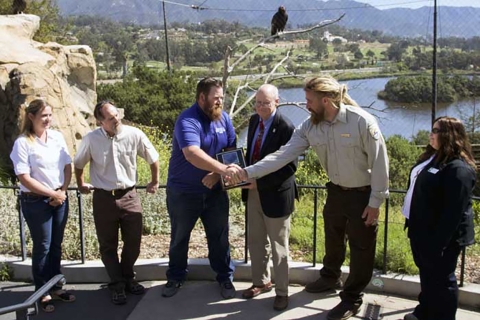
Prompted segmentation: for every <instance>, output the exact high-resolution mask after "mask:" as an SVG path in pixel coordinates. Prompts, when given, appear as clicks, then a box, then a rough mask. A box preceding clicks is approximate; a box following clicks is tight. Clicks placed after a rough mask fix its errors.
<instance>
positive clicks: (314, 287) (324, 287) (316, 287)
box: [305, 277, 343, 293]
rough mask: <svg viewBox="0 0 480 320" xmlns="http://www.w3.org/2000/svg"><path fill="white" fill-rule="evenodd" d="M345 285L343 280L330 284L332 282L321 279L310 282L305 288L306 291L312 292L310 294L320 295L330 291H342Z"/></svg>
mask: <svg viewBox="0 0 480 320" xmlns="http://www.w3.org/2000/svg"><path fill="white" fill-rule="evenodd" d="M342 286H343V283H342V280H340V279H337V281H335V282H330V281H328V282H327V281H325V279H324V278H322V277H320V278H318V279H317V280H316V281H314V282H310V283H309V284H307V285H306V286H305V291H307V292H310V293H320V292H325V291H330V290H335V289H340V288H342Z"/></svg>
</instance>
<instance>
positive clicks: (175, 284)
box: [162, 280, 183, 298]
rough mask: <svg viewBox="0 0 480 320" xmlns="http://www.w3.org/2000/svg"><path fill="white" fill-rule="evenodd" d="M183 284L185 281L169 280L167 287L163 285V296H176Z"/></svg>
mask: <svg viewBox="0 0 480 320" xmlns="http://www.w3.org/2000/svg"><path fill="white" fill-rule="evenodd" d="M182 286H183V281H175V280H168V281H167V284H166V285H165V287H163V291H162V296H163V297H166V298H170V297H172V296H174V295H175V294H176V293H177V292H178V289H180V288H181V287H182Z"/></svg>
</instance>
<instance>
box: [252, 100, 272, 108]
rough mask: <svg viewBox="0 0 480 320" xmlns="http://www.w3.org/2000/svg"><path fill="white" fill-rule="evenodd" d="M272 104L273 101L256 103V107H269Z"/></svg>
mask: <svg viewBox="0 0 480 320" xmlns="http://www.w3.org/2000/svg"><path fill="white" fill-rule="evenodd" d="M271 104H272V102H271V101H263V102H262V101H255V107H269V106H270V105H271Z"/></svg>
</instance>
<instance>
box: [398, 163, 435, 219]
mask: <svg viewBox="0 0 480 320" xmlns="http://www.w3.org/2000/svg"><path fill="white" fill-rule="evenodd" d="M434 156H435V155H433V156H431V157H430V158H429V159H428V160H425V161H423V162H422V163H420V164H418V165H417V166H415V167H414V168H413V169H412V172H411V173H410V185H409V186H408V190H407V194H406V196H405V199H404V200H403V207H402V214H403V215H404V216H405V218H407V219H408V218H409V217H410V206H411V204H412V195H413V189H414V188H415V182H417V177H418V175H419V174H420V172H422V170H423V169H425V167H426V166H427V165H428V164H429V163H430V161H432V159H433V157H434Z"/></svg>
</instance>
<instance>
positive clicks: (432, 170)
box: [428, 168, 439, 174]
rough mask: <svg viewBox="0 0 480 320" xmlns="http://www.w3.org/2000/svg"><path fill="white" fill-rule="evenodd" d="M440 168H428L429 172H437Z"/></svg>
mask: <svg viewBox="0 0 480 320" xmlns="http://www.w3.org/2000/svg"><path fill="white" fill-rule="evenodd" d="M438 171H439V170H438V169H437V168H430V169H428V172H430V173H433V174H436V173H437V172H438Z"/></svg>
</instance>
